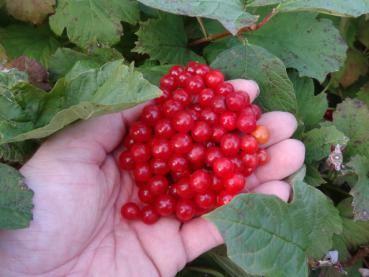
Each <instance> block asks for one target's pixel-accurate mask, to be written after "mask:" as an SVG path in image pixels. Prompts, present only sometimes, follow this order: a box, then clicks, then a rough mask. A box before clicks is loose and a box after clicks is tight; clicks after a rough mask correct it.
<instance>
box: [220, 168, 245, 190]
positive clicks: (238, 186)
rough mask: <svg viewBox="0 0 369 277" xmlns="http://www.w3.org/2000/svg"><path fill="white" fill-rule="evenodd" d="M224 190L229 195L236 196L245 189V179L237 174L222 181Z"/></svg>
mask: <svg viewBox="0 0 369 277" xmlns="http://www.w3.org/2000/svg"><path fill="white" fill-rule="evenodd" d="M224 188H225V189H226V191H228V192H229V193H231V194H237V193H239V192H241V191H242V190H243V189H244V188H245V177H244V176H243V175H241V174H239V173H235V174H233V175H232V176H230V177H228V178H225V179H224Z"/></svg>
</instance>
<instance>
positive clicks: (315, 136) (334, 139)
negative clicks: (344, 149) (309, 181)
mask: <svg viewBox="0 0 369 277" xmlns="http://www.w3.org/2000/svg"><path fill="white" fill-rule="evenodd" d="M347 142H348V138H347V137H346V136H345V134H344V133H342V132H340V131H339V130H337V128H336V127H335V126H333V125H331V126H323V127H320V128H316V129H313V130H311V131H309V132H307V133H305V137H304V144H305V147H306V158H305V160H306V162H307V163H312V162H314V161H320V160H322V159H324V158H327V157H328V156H329V154H330V152H331V146H332V145H336V144H341V145H343V146H344V145H346V144H347Z"/></svg>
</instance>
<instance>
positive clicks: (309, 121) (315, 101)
mask: <svg viewBox="0 0 369 277" xmlns="http://www.w3.org/2000/svg"><path fill="white" fill-rule="evenodd" d="M289 77H290V79H291V81H292V83H293V86H294V88H295V94H296V99H297V107H298V108H297V114H298V117H299V118H301V119H302V121H303V122H304V127H305V129H306V130H310V129H312V128H314V127H316V125H317V124H318V123H319V122H320V121H321V120H322V119H323V117H324V113H325V111H326V110H327V108H328V101H327V95H326V94H325V93H320V94H319V95H316V96H315V95H314V83H313V80H312V79H310V78H306V77H305V78H300V77H298V75H297V73H296V72H293V73H291V74H289ZM311 107H314V109H312V108H311Z"/></svg>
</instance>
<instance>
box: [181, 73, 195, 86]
mask: <svg viewBox="0 0 369 277" xmlns="http://www.w3.org/2000/svg"><path fill="white" fill-rule="evenodd" d="M191 77H192V75H191V74H190V73H188V72H182V73H180V74H179V75H178V82H179V85H180V86H181V87H184V86H185V84H186V82H187V80H188V79H190V78H191Z"/></svg>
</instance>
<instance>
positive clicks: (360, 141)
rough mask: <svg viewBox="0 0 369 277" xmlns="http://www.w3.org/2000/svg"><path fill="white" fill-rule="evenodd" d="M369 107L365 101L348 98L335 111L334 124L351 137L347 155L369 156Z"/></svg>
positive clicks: (346, 151)
mask: <svg viewBox="0 0 369 277" xmlns="http://www.w3.org/2000/svg"><path fill="white" fill-rule="evenodd" d="M368 119H369V109H368V106H366V105H365V104H364V102H362V101H360V100H357V99H350V98H346V99H345V101H343V102H342V103H341V104H339V105H337V109H336V111H335V112H334V113H333V124H334V125H335V126H336V128H337V129H338V130H340V131H342V132H343V133H345V134H346V136H348V137H349V138H350V142H349V143H348V145H347V148H346V149H345V156H346V157H351V156H354V155H356V154H358V155H362V156H365V157H368V156H369V120H368Z"/></svg>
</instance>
